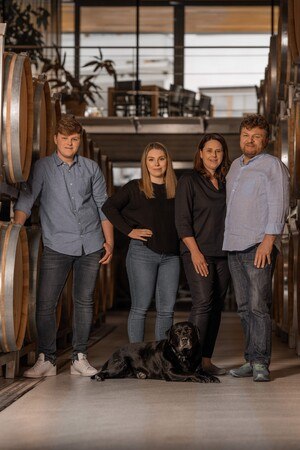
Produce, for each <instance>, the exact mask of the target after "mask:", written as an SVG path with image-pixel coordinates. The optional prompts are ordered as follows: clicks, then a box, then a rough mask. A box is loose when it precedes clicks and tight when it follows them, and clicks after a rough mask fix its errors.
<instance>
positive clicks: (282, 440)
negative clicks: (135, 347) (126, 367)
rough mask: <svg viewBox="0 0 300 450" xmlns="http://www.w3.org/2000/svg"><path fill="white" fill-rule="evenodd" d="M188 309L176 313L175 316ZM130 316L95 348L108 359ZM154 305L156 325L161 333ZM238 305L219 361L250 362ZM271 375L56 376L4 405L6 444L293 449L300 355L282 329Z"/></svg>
mask: <svg viewBox="0 0 300 450" xmlns="http://www.w3.org/2000/svg"><path fill="white" fill-rule="evenodd" d="M185 317H186V313H183V312H180V313H177V314H176V321H178V320H184V319H185ZM125 322H126V315H125V313H113V314H110V315H109V316H108V323H114V324H116V325H117V327H116V329H115V331H114V332H113V333H111V334H110V335H108V336H107V337H106V338H105V339H103V340H102V341H100V342H99V343H98V344H96V345H95V346H94V347H92V348H91V349H90V353H89V358H90V361H91V362H92V363H93V364H94V365H96V366H100V365H101V364H102V363H103V362H104V360H105V359H107V357H108V356H109V355H110V354H111V352H112V351H113V350H114V349H115V348H116V347H118V346H120V345H123V344H124V343H125V342H126V339H127V338H126V323H125ZM152 328H153V314H151V318H150V320H149V323H148V327H147V338H148V339H152V333H151V329H152ZM242 345H243V344H242V335H241V330H240V324H239V320H238V318H237V317H236V315H235V314H232V313H225V314H224V315H223V320H222V327H221V331H220V334H219V338H218V344H217V349H216V352H215V359H214V361H215V362H216V363H217V364H218V365H220V366H224V367H227V368H231V367H234V366H236V365H239V364H240V363H241V362H242V357H241V355H242ZM273 348H274V352H273V359H272V365H271V369H272V382H271V383H254V382H253V381H252V379H251V378H248V379H234V378H232V377H231V376H229V375H226V376H223V377H222V379H221V380H222V383H221V384H194V383H166V382H164V381H154V380H106V381H105V382H104V383H97V382H92V381H90V380H89V379H85V378H82V377H76V376H71V375H69V368H68V367H66V368H65V370H64V371H63V372H62V373H60V374H59V375H58V376H57V377H53V378H48V379H46V380H45V381H44V382H42V383H40V384H38V385H37V386H36V387H35V388H34V389H33V390H32V391H30V392H29V393H27V394H26V395H24V396H23V397H22V398H21V399H19V400H18V401H16V402H15V403H13V404H12V405H11V406H9V407H8V408H7V409H6V410H4V411H3V412H2V413H0V448H1V450H2V449H3V450H8V449H18V450H20V449H30V450H33V449H39V450H42V449H57V450H61V449H74V450H77V449H91V450H94V449H105V450H117V449H120V450H121V449H126V450H127V449H128V450H129V449H136V450H140V449H143V450H148V449H149V450H150V449H151V450H152V449H153V450H154V449H155V450H156V449H168V450H169V449H170V450H171V449H172V450H191V449H193V450H194V449H195V450H196V449H197V450H202V449H203V450H227V449H228V450H229V449H233V450H248V449H249V450H250V449H251V450H252V449H253V450H254V449H255V450H289V449H295V450H296V449H297V450H298V449H299V448H300V360H299V358H297V356H296V355H295V353H294V351H293V350H290V349H289V348H288V347H287V346H286V345H285V344H282V343H281V342H280V341H279V340H278V339H277V338H274V347H273Z"/></svg>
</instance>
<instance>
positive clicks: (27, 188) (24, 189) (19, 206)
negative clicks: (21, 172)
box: [14, 161, 43, 216]
mask: <svg viewBox="0 0 300 450" xmlns="http://www.w3.org/2000/svg"><path fill="white" fill-rule="evenodd" d="M42 189H43V165H42V164H41V162H40V161H37V162H36V163H35V165H34V168H33V171H32V172H31V174H30V177H29V179H28V181H27V182H26V183H22V184H21V189H20V194H19V198H18V200H17V202H16V204H15V206H14V210H15V211H16V210H18V211H23V212H24V213H25V214H26V215H27V216H30V214H31V209H32V206H33V204H34V202H35V201H36V199H37V197H38V196H39V194H40V193H41V191H42Z"/></svg>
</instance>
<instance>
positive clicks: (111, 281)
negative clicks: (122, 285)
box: [107, 258, 115, 309]
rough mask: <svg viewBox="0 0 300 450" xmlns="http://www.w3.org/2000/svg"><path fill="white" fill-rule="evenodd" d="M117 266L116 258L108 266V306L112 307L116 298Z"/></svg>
mask: <svg viewBox="0 0 300 450" xmlns="http://www.w3.org/2000/svg"><path fill="white" fill-rule="evenodd" d="M114 269H115V266H114V259H113V258H112V260H111V261H110V263H109V264H108V266H107V308H108V309H111V308H112V307H113V305H114V298H115V270H114Z"/></svg>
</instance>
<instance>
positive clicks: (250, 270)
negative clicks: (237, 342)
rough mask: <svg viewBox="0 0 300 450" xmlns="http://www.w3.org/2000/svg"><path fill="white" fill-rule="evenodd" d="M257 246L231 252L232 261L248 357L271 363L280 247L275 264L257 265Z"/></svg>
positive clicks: (229, 256) (229, 257)
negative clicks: (275, 275) (274, 278)
mask: <svg viewBox="0 0 300 450" xmlns="http://www.w3.org/2000/svg"><path fill="white" fill-rule="evenodd" d="M256 250H257V246H254V247H251V248H250V249H248V250H245V251H241V252H229V254H228V264H229V270H230V272H231V277H232V281H233V286H234V292H235V296H236V301H237V306H238V314H239V316H240V318H241V323H242V328H243V332H244V335H245V360H246V361H247V362H250V364H253V363H262V364H264V365H266V366H269V364H270V360H271V343H272V319H271V306H272V275H273V271H274V267H275V261H276V256H277V249H276V248H275V247H274V248H273V251H272V254H271V264H267V265H266V266H265V267H264V268H263V269H257V268H256V267H255V266H254V258H255V253H256Z"/></svg>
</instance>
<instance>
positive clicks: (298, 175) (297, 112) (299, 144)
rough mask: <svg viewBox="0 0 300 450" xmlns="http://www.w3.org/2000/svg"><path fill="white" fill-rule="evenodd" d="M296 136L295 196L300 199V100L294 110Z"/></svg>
mask: <svg viewBox="0 0 300 450" xmlns="http://www.w3.org/2000/svg"><path fill="white" fill-rule="evenodd" d="M293 117H294V119H293V120H294V136H293V139H292V143H291V145H292V146H293V153H294V167H293V177H292V181H293V195H294V196H295V198H300V99H299V100H298V101H295V104H294V109H293Z"/></svg>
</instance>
